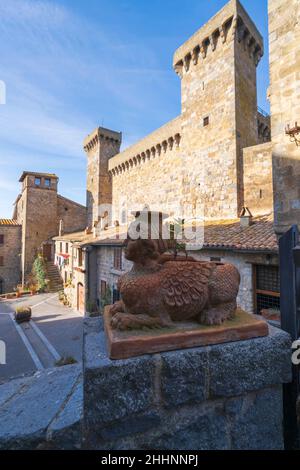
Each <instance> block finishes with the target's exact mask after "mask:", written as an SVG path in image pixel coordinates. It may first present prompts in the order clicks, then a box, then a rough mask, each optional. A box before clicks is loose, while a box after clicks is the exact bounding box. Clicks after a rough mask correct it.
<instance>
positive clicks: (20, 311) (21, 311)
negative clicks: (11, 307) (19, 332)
mask: <svg viewBox="0 0 300 470" xmlns="http://www.w3.org/2000/svg"><path fill="white" fill-rule="evenodd" d="M30 319H31V308H30V307H18V308H17V309H16V311H15V321H16V322H17V323H23V322H25V321H30Z"/></svg>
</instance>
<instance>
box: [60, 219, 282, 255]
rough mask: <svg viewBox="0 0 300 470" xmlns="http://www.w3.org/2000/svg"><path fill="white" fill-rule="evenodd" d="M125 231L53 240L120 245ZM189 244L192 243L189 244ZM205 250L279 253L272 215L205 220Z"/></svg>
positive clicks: (74, 235) (109, 231)
mask: <svg viewBox="0 0 300 470" xmlns="http://www.w3.org/2000/svg"><path fill="white" fill-rule="evenodd" d="M125 238H126V230H125V229H124V227H120V232H119V238H117V236H116V229H115V228H109V229H108V230H105V231H103V232H101V237H99V238H98V239H96V238H94V235H93V234H92V233H90V234H86V232H85V231H84V232H77V233H70V234H66V235H63V236H61V237H55V238H54V240H58V241H60V240H61V241H62V240H63V241H70V242H73V243H78V244H79V245H82V246H84V245H94V246H116V245H122V244H123V242H124V239H125ZM189 245H190V246H192V245H193V243H190V244H189ZM203 248H204V249H207V250H228V251H243V252H256V253H274V254H275V253H278V242H277V237H276V235H275V232H274V228H273V215H272V214H268V215H263V216H258V217H254V218H253V221H252V225H250V226H249V227H241V224H240V219H233V220H216V221H208V222H206V224H205V226H204V245H203Z"/></svg>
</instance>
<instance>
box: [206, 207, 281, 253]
mask: <svg viewBox="0 0 300 470" xmlns="http://www.w3.org/2000/svg"><path fill="white" fill-rule="evenodd" d="M204 247H205V248H220V249H221V248H224V249H230V250H242V251H244V250H248V251H270V252H278V242H277V237H276V235H275V232H274V228H273V215H264V216H260V217H255V218H253V223H252V225H250V226H249V227H241V225H240V220H239V219H236V220H234V221H227V222H226V221H217V222H214V223H207V224H205V231H204Z"/></svg>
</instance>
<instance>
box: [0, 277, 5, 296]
mask: <svg viewBox="0 0 300 470" xmlns="http://www.w3.org/2000/svg"><path fill="white" fill-rule="evenodd" d="M2 294H4V281H3V279H1V277H0V295H2Z"/></svg>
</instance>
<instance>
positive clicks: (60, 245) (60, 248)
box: [59, 242, 62, 253]
mask: <svg viewBox="0 0 300 470" xmlns="http://www.w3.org/2000/svg"><path fill="white" fill-rule="evenodd" d="M59 252H60V253H62V242H60V244H59Z"/></svg>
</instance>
